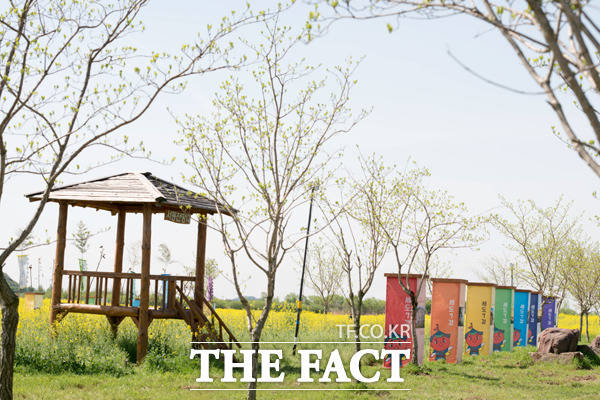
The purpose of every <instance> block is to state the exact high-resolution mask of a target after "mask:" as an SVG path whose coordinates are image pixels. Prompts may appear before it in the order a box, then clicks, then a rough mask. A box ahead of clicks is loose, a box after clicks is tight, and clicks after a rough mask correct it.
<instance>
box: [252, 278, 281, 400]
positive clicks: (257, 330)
mask: <svg viewBox="0 0 600 400" xmlns="http://www.w3.org/2000/svg"><path fill="white" fill-rule="evenodd" d="M274 292H275V276H272V278H271V277H269V283H268V286H267V297H266V298H265V306H264V307H263V310H262V312H261V313H260V316H259V317H258V320H257V321H256V324H255V325H254V329H252V332H250V338H251V339H250V340H251V341H252V350H254V353H253V354H252V378H254V382H249V383H248V396H247V397H246V398H247V399H248V400H256V390H255V389H256V379H257V378H258V350H259V348H260V336H261V334H262V330H263V328H264V326H265V323H266V322H267V318H268V317H269V312H270V311H271V307H272V306H273V296H274Z"/></svg>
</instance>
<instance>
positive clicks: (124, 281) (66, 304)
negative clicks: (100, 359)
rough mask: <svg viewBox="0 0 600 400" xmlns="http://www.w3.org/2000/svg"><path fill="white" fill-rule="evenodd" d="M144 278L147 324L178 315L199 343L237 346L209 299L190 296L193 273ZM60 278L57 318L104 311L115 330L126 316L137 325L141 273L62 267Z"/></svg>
mask: <svg viewBox="0 0 600 400" xmlns="http://www.w3.org/2000/svg"><path fill="white" fill-rule="evenodd" d="M148 278H149V280H150V288H152V289H153V291H152V292H151V295H150V298H149V302H148V303H149V304H148V306H149V308H148V310H147V313H148V325H149V324H150V323H151V322H152V320H154V319H182V320H184V321H185V322H186V323H187V325H188V326H190V328H191V331H192V334H193V338H194V340H196V341H198V342H200V343H198V344H199V345H200V347H209V348H213V347H220V348H228V349H231V348H233V346H234V345H236V346H238V347H240V344H239V342H238V341H237V339H236V338H235V336H234V335H233V333H232V332H231V331H230V330H229V328H228V327H227V325H226V324H225V322H224V321H223V320H222V319H221V317H220V316H219V315H218V314H217V312H216V311H215V310H214V308H213V307H212V305H211V304H210V302H208V301H207V300H206V299H204V301H203V304H199V303H197V302H196V301H195V300H190V298H189V297H190V295H191V294H192V293H193V291H194V284H195V280H196V279H195V277H193V276H183V275H149V276H148ZM63 279H64V280H65V281H67V282H66V283H67V285H63V287H66V288H67V291H66V293H65V292H63V293H62V296H61V301H60V303H58V304H56V305H54V306H53V310H54V312H55V313H56V314H57V315H59V316H60V317H59V319H62V318H64V317H65V316H66V315H67V314H68V313H84V314H97V315H106V317H107V318H108V320H109V323H110V324H111V326H113V330H114V331H115V334H116V327H117V326H118V325H119V323H120V322H121V321H122V320H123V319H124V318H126V317H129V318H131V319H132V320H133V322H134V323H135V324H136V325H138V326H139V315H140V306H139V298H138V299H136V297H139V296H136V294H135V290H134V289H135V288H136V287H139V286H138V285H139V284H140V281H141V279H142V276H141V274H136V273H117V272H93V271H76V270H63ZM115 281H117V283H118V286H116V287H119V288H120V291H119V292H118V296H114V295H113V293H112V288H113V287H115V286H114V283H115ZM64 283H65V282H63V284H64ZM109 288H111V289H110V290H109ZM186 292H187V294H186ZM116 299H118V303H117V302H115V300H116Z"/></svg>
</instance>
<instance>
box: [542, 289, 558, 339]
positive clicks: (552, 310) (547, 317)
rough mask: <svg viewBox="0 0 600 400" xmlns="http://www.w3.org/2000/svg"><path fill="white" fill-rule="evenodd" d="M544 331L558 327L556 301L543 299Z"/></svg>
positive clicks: (552, 298) (548, 298)
mask: <svg viewBox="0 0 600 400" xmlns="http://www.w3.org/2000/svg"><path fill="white" fill-rule="evenodd" d="M542 299H543V300H542V331H543V330H544V329H546V328H553V327H555V326H556V299H555V298H554V297H542Z"/></svg>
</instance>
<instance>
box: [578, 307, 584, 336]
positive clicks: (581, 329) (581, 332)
mask: <svg viewBox="0 0 600 400" xmlns="http://www.w3.org/2000/svg"><path fill="white" fill-rule="evenodd" d="M582 334H583V311H582V312H580V313H579V338H581V336H582Z"/></svg>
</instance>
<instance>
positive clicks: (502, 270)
mask: <svg viewBox="0 0 600 400" xmlns="http://www.w3.org/2000/svg"><path fill="white" fill-rule="evenodd" d="M477 275H478V276H479V279H481V280H483V281H484V282H490V283H495V284H496V285H500V286H520V285H521V284H522V283H523V279H522V278H521V276H522V275H523V270H522V269H521V267H520V265H518V264H515V263H514V261H512V260H509V259H508V258H507V257H497V256H492V257H491V258H490V259H489V260H487V261H486V263H485V264H484V265H483V271H479V272H478V273H477Z"/></svg>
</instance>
